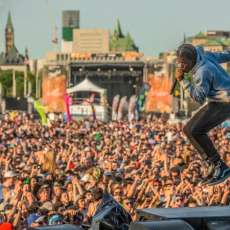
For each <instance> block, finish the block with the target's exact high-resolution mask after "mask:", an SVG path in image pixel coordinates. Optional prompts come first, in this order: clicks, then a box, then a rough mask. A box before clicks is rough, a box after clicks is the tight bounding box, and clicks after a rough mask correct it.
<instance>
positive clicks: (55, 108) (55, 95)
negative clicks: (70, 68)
mask: <svg viewBox="0 0 230 230" xmlns="http://www.w3.org/2000/svg"><path fill="white" fill-rule="evenodd" d="M65 93H66V78H65V76H64V75H58V76H47V77H44V78H43V82H42V95H43V96H42V100H43V104H44V106H46V107H47V110H48V111H49V112H66V104H65Z"/></svg>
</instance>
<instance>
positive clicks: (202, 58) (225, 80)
mask: <svg viewBox="0 0 230 230" xmlns="http://www.w3.org/2000/svg"><path fill="white" fill-rule="evenodd" d="M196 51H197V60H196V65H195V66H194V67H193V69H192V71H191V72H192V74H193V81H192V83H191V82H189V81H188V80H186V79H183V80H182V81H180V84H181V86H182V87H183V89H184V90H185V93H186V94H188V95H189V96H190V97H191V98H192V99H193V100H195V101H196V102H198V103H200V104H203V103H204V102H205V101H206V99H207V100H208V101H216V102H227V103H230V76H229V75H228V73H227V72H226V71H225V70H224V69H223V67H222V66H221V65H220V64H221V63H225V62H229V61H230V50H228V51H224V52H220V53H212V52H204V50H203V49H202V48H201V47H196Z"/></svg>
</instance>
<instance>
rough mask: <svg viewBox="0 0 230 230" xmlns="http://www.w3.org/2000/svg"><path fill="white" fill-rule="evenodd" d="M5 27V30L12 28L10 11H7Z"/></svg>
mask: <svg viewBox="0 0 230 230" xmlns="http://www.w3.org/2000/svg"><path fill="white" fill-rule="evenodd" d="M6 27H7V28H9V27H11V28H13V23H12V18H11V13H10V11H9V13H8V18H7V24H6Z"/></svg>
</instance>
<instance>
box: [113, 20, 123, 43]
mask: <svg viewBox="0 0 230 230" xmlns="http://www.w3.org/2000/svg"><path fill="white" fill-rule="evenodd" d="M114 33H115V35H116V36H117V37H119V38H123V37H124V35H123V33H122V30H121V23H120V20H119V19H117V21H116V26H115V30H114Z"/></svg>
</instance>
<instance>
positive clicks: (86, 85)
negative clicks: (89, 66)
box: [67, 78, 106, 94]
mask: <svg viewBox="0 0 230 230" xmlns="http://www.w3.org/2000/svg"><path fill="white" fill-rule="evenodd" d="M83 91H89V92H96V93H100V94H105V93H106V89H104V88H101V87H99V86H97V85H95V84H94V83H93V82H91V81H90V80H89V79H88V78H85V79H84V80H83V81H82V82H80V83H79V84H78V85H75V86H74V87H72V88H69V89H67V92H68V93H74V92H83Z"/></svg>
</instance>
